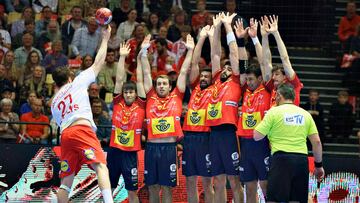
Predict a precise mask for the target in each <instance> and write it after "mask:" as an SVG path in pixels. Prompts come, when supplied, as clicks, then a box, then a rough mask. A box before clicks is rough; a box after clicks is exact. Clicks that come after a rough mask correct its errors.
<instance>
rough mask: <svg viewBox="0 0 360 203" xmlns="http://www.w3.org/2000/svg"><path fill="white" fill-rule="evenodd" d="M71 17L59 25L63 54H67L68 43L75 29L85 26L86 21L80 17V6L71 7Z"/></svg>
mask: <svg viewBox="0 0 360 203" xmlns="http://www.w3.org/2000/svg"><path fill="white" fill-rule="evenodd" d="M70 13H71V16H72V17H71V18H70V19H69V20H67V21H65V22H64V23H63V24H62V26H61V41H62V42H63V48H64V54H65V55H67V54H68V50H69V45H70V44H71V42H72V39H73V37H74V33H75V30H77V29H79V28H81V27H86V26H87V22H86V21H85V20H83V19H82V8H81V7H80V6H74V7H72V9H71V12H70Z"/></svg>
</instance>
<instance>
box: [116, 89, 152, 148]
mask: <svg viewBox="0 0 360 203" xmlns="http://www.w3.org/2000/svg"><path fill="white" fill-rule="evenodd" d="M113 103H114V110H113V115H112V130H111V138H110V146H111V147H116V148H119V149H121V150H124V151H139V150H141V133H142V129H143V124H144V119H145V105H146V104H145V101H142V100H141V99H139V98H137V99H136V100H135V101H134V102H133V103H132V104H131V106H128V105H126V103H125V100H124V97H123V96H122V95H118V96H117V97H115V98H114V101H113Z"/></svg>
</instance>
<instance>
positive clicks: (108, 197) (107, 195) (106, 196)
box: [101, 189, 114, 203]
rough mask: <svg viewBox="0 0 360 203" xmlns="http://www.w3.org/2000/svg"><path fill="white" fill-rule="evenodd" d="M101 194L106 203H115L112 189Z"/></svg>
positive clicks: (104, 190)
mask: <svg viewBox="0 0 360 203" xmlns="http://www.w3.org/2000/svg"><path fill="white" fill-rule="evenodd" d="M101 194H102V196H103V199H104V202H105V203H113V202H114V200H113V197H112V194H111V190H110V189H103V190H102V191H101Z"/></svg>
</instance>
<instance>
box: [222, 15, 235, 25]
mask: <svg viewBox="0 0 360 203" xmlns="http://www.w3.org/2000/svg"><path fill="white" fill-rule="evenodd" d="M235 16H236V13H233V14H231V15H230V13H229V12H227V13H226V14H224V13H221V18H220V19H221V22H222V23H223V24H227V25H231V23H232V20H233V19H234V17H235Z"/></svg>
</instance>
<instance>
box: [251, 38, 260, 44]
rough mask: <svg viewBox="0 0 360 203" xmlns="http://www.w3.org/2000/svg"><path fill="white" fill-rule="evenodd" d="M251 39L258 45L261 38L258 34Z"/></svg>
mask: <svg viewBox="0 0 360 203" xmlns="http://www.w3.org/2000/svg"><path fill="white" fill-rule="evenodd" d="M251 40H252V41H253V44H254V45H256V44H257V43H259V38H258V37H257V36H256V37H254V38H251Z"/></svg>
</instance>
